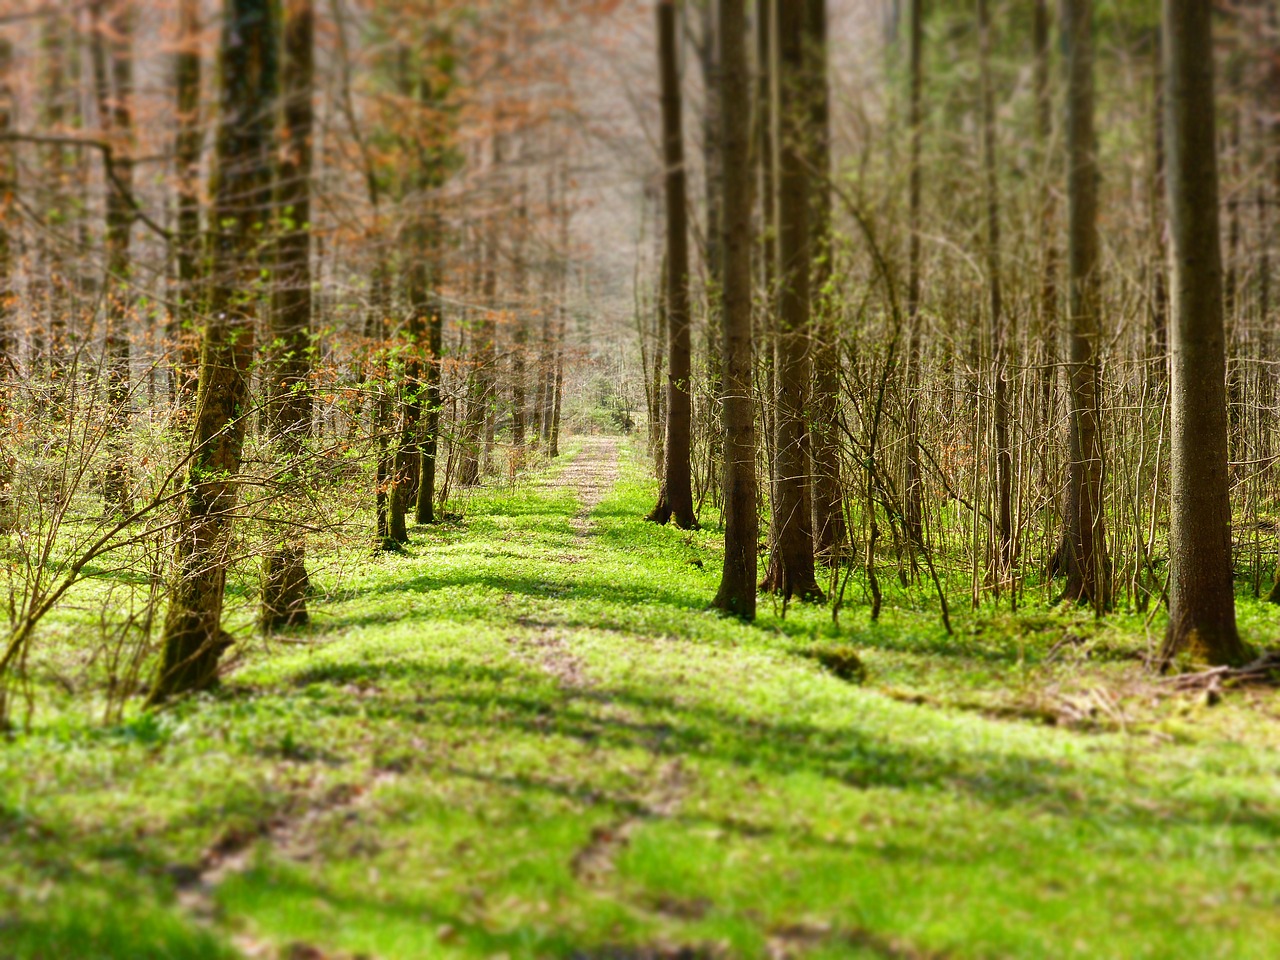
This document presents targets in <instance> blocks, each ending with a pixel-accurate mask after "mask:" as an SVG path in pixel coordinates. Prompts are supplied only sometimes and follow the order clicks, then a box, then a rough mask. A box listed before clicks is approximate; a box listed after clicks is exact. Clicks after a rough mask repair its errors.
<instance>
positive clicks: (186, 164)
mask: <svg viewBox="0 0 1280 960" xmlns="http://www.w3.org/2000/svg"><path fill="white" fill-rule="evenodd" d="M178 18H179V31H180V38H179V41H178V42H179V47H178V52H177V53H176V54H175V55H174V58H173V75H174V90H175V92H176V94H177V104H176V106H177V114H178V132H177V136H176V137H175V140H174V150H173V152H174V165H175V167H176V174H177V176H176V180H177V192H178V204H177V206H178V211H177V224H176V226H177V229H176V231H175V235H174V240H173V243H174V248H175V249H174V262H175V264H176V265H177V270H178V278H177V279H178V289H177V295H176V296H175V297H174V301H175V306H174V308H173V315H172V320H171V327H170V331H169V340H170V345H171V348H174V349H176V351H177V354H176V357H175V360H174V363H173V366H172V370H173V387H174V391H173V393H174V399H175V400H176V401H177V402H178V403H179V405H180V406H181V407H183V408H185V409H190V407H191V405H192V403H194V401H195V393H196V378H197V377H198V375H199V364H200V353H199V337H198V332H197V330H196V327H197V325H198V323H199V301H200V290H199V286H200V280H201V274H202V272H203V271H202V264H201V251H200V184H199V178H200V144H201V134H200V4H199V0H181V4H180V5H179V8H178Z"/></svg>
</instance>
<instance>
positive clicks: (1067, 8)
mask: <svg viewBox="0 0 1280 960" xmlns="http://www.w3.org/2000/svg"><path fill="white" fill-rule="evenodd" d="M1062 22H1063V29H1064V32H1065V40H1066V44H1067V164H1068V165H1067V176H1068V179H1067V206H1068V221H1069V225H1068V261H1069V297H1068V308H1069V311H1070V317H1069V318H1068V321H1069V324H1070V326H1069V330H1070V333H1069V336H1068V341H1069V346H1070V349H1069V351H1068V364H1067V370H1068V374H1069V379H1070V397H1071V421H1070V428H1069V429H1070V434H1069V443H1068V449H1069V452H1070V458H1071V461H1070V465H1069V471H1068V477H1069V479H1068V485H1067V505H1066V511H1065V521H1066V522H1065V527H1064V530H1063V536H1062V540H1061V543H1060V546H1059V548H1058V555H1057V558H1056V563H1055V564H1054V565H1053V566H1054V570H1055V572H1060V573H1064V574H1066V577H1067V585H1066V590H1065V591H1064V593H1063V597H1064V599H1067V600H1073V601H1079V602H1088V603H1090V604H1092V605H1093V606H1094V607H1095V609H1097V610H1098V611H1099V612H1101V611H1102V610H1105V609H1107V608H1109V607H1110V605H1111V563H1110V560H1109V559H1108V556H1107V536H1106V524H1105V520H1104V517H1103V503H1102V476H1103V454H1104V451H1103V449H1102V435H1101V431H1100V429H1099V423H1098V401H1099V394H1100V385H1099V376H1100V374H1099V357H1098V349H1099V345H1100V340H1101V331H1100V325H1099V317H1098V312H1099V286H1100V277H1099V273H1098V271H1099V259H1098V248H1099V241H1098V156H1097V141H1096V138H1095V136H1094V130H1093V0H1064V3H1063V20H1062Z"/></svg>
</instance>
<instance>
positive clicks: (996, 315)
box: [978, 0, 1013, 596]
mask: <svg viewBox="0 0 1280 960" xmlns="http://www.w3.org/2000/svg"><path fill="white" fill-rule="evenodd" d="M978 30H979V33H980V38H979V43H980V44H981V52H980V55H979V71H980V73H981V86H982V93H981V97H982V169H983V176H984V180H985V194H986V220H987V223H986V227H987V236H986V244H985V247H986V249H985V254H986V267H987V291H988V295H989V297H990V303H989V309H990V317H989V320H990V324H991V326H990V343H991V379H992V382H993V391H992V397H993V403H992V411H991V419H992V427H993V429H994V431H995V441H996V450H995V453H996V491H995V492H996V549H995V569H994V570H993V571H992V574H993V576H992V580H993V582H994V585H995V588H996V594H997V596H998V595H999V592H1000V588H1001V585H1002V584H1004V583H1005V582H1006V581H1007V580H1008V579H1009V577H1010V576H1011V574H1012V570H1013V446H1012V443H1011V442H1010V439H1009V370H1008V367H1009V361H1008V357H1007V355H1006V354H1007V350H1008V339H1009V338H1008V337H1007V336H1006V331H1005V315H1004V303H1003V301H1002V291H1001V288H1000V271H1001V262H1000V191H999V184H998V181H997V173H996V110H995V90H994V89H993V86H992V80H991V51H992V45H993V42H994V41H993V38H992V29H991V18H990V15H989V13H988V4H987V0H978Z"/></svg>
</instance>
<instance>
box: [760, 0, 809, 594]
mask: <svg viewBox="0 0 1280 960" xmlns="http://www.w3.org/2000/svg"><path fill="white" fill-rule="evenodd" d="M805 15H806V14H805V10H804V5H803V4H800V3H784V4H782V5H781V6H779V8H778V65H777V68H778V91H779V103H778V120H779V144H778V282H779V291H778V338H777V346H776V348H775V361H774V366H775V367H776V370H777V373H776V377H777V415H776V416H777V426H776V428H775V429H776V432H777V438H776V441H775V450H774V457H775V458H776V461H777V466H776V467H775V470H774V472H775V474H776V475H777V488H778V489H777V496H776V498H775V506H774V509H775V510H776V511H777V517H776V519H775V523H776V524H777V543H776V544H775V545H774V549H773V555H772V556H771V557H770V561H769V571H768V573H767V574H766V576H765V581H764V585H765V589H768V590H772V591H775V592H777V593H780V594H782V596H783V599H784V600H788V599H791V598H792V597H797V598H799V599H800V600H802V601H807V600H815V601H821V600H822V599H823V595H822V591H821V590H820V589H819V587H818V582H817V580H816V578H815V575H814V557H813V526H812V523H813V521H812V507H811V504H810V487H809V431H808V426H807V422H806V416H807V412H808V399H809V398H808V390H809V372H810V370H809V346H810V341H811V339H812V336H813V330H812V328H811V325H810V322H809V291H810V269H811V266H812V263H811V258H810V247H809V220H810V203H811V197H810V192H809V171H808V165H807V161H808V157H807V151H806V146H805V142H804V137H805V129H806V127H807V126H808V123H807V120H808V106H809V105H808V104H807V103H806V102H805V97H804V91H805V89H806V83H805V54H804V21H805Z"/></svg>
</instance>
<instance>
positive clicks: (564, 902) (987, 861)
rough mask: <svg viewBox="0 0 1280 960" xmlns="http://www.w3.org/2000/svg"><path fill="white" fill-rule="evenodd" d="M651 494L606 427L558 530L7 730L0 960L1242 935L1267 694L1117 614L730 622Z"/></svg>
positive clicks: (1041, 946)
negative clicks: (1079, 640)
mask: <svg viewBox="0 0 1280 960" xmlns="http://www.w3.org/2000/svg"><path fill="white" fill-rule="evenodd" d="M653 494H654V489H653V484H652V483H651V482H650V481H649V480H647V479H646V478H645V476H644V474H643V471H642V469H641V467H640V464H639V463H638V462H637V461H636V459H635V458H634V457H633V456H632V455H631V454H630V453H629V452H626V451H625V450H624V464H623V475H622V479H621V481H620V482H619V483H618V484H617V485H616V486H615V487H614V489H613V490H612V492H611V493H610V494H609V496H608V498H607V499H606V500H605V501H604V502H602V503H601V504H600V505H599V506H598V507H597V508H596V509H595V510H594V511H593V513H592V517H591V520H592V529H591V534H590V536H588V537H586V538H585V539H584V538H580V537H578V536H577V534H576V532H575V528H574V523H573V519H574V517H575V515H576V514H577V513H578V511H579V505H578V503H577V502H576V500H575V499H574V497H573V496H572V494H571V493H570V492H559V491H554V490H552V491H546V490H543V491H541V492H539V491H537V490H525V491H517V492H514V493H502V492H494V491H490V492H486V493H483V494H481V495H479V496H477V498H476V499H475V500H474V501H473V502H472V503H471V504H470V507H469V509H468V511H467V516H466V520H465V522H464V523H462V524H459V525H446V526H442V527H439V528H433V529H419V530H416V531H415V532H414V543H413V545H412V546H411V547H410V549H409V551H408V553H407V554H406V555H405V556H387V557H381V558H376V559H373V558H368V557H365V558H362V559H361V560H360V561H359V563H358V564H357V565H356V566H355V567H353V568H348V569H344V570H343V571H342V574H341V578H340V579H339V576H338V569H337V567H336V566H326V565H324V564H320V565H319V566H318V570H319V572H318V573H317V576H316V580H317V586H318V588H319V590H320V592H321V596H320V597H318V598H317V601H316V602H315V604H314V605H313V612H314V614H315V619H316V624H315V626H314V628H313V629H312V630H310V631H309V632H308V633H306V634H302V635H299V637H298V639H305V640H307V641H309V645H308V646H288V647H281V646H279V645H270V646H262V645H259V647H258V648H257V649H255V651H254V652H253V653H252V654H251V656H250V657H249V658H248V661H247V662H246V664H245V665H244V666H243V667H242V668H241V669H239V670H238V671H237V672H236V673H235V674H234V675H233V676H232V677H231V678H230V679H229V681H228V682H227V683H226V685H225V687H224V689H223V690H221V691H220V692H219V693H218V694H217V695H214V696H204V697H200V698H197V699H194V700H191V701H188V702H185V703H182V704H180V705H178V706H177V707H175V708H174V709H172V710H170V711H169V712H166V713H164V714H161V715H158V716H146V715H138V714H137V713H130V714H129V716H128V719H127V720H126V722H125V723H124V724H123V725H121V726H118V727H115V728H112V729H108V730H102V729H100V728H99V727H96V726H94V725H93V723H92V722H91V721H90V720H89V719H88V718H87V717H85V716H82V715H81V714H79V713H77V712H76V711H75V705H74V703H73V702H71V701H69V700H63V701H59V704H60V705H59V707H58V708H57V709H50V710H46V711H44V712H38V713H37V715H36V720H35V723H34V729H33V730H32V732H31V733H30V734H26V735H21V736H18V737H16V738H15V739H14V740H13V741H12V742H10V743H9V744H7V745H5V746H4V747H3V748H2V749H0V957H6V958H7V957H15V958H61V957H71V956H74V957H111V958H115V957H121V958H124V957H127V958H146V957H157V958H159V957H164V958H205V957H208V958H221V957H231V956H236V955H239V952H240V951H246V952H254V951H260V950H261V949H262V948H263V946H264V945H266V946H268V947H271V948H272V949H274V950H276V951H277V952H278V955H280V956H287V955H288V953H287V951H288V950H289V949H290V947H291V945H299V944H307V945H313V946H315V947H316V948H318V949H319V950H321V951H323V952H324V954H325V955H332V956H345V957H355V956H368V957H378V958H418V957H437V956H439V957H497V956H503V955H505V956H507V957H509V958H516V957H566V958H567V957H646V956H666V955H670V956H675V955H677V954H676V950H677V948H679V947H687V948H689V949H690V951H691V953H687V954H684V955H686V956H688V955H692V956H700V955H706V956H734V957H763V956H792V955H797V956H798V955H805V956H814V957H915V956H935V955H936V956H946V957H1004V956H1018V957H1126V958H1128V957H1214V956H1221V957H1232V958H1235V957H1271V956H1274V955H1275V946H1274V944H1275V942H1276V941H1277V937H1280V858H1278V857H1277V853H1278V852H1280V849H1278V848H1280V844H1278V842H1277V841H1278V839H1280V787H1277V784H1278V783H1280V776H1278V775H1280V754H1278V753H1277V752H1276V746H1277V740H1278V739H1280V738H1278V737H1277V735H1276V729H1275V716H1276V707H1277V703H1276V700H1275V698H1274V696H1273V695H1271V694H1269V693H1239V694H1231V695H1230V696H1229V697H1228V698H1227V701H1226V702H1225V703H1224V704H1222V705H1220V706H1218V707H1214V708H1210V707H1208V706H1206V705H1204V704H1202V703H1200V702H1199V701H1198V700H1197V699H1196V698H1194V697H1175V696H1171V695H1169V694H1168V693H1167V691H1163V690H1162V689H1161V688H1160V687H1159V685H1158V684H1156V683H1154V682H1153V681H1152V680H1150V679H1149V678H1147V677H1146V676H1145V675H1144V674H1143V673H1142V670H1141V667H1140V665H1139V664H1138V663H1137V662H1136V661H1134V660H1133V659H1131V657H1132V656H1134V655H1136V654H1137V653H1140V652H1141V650H1143V649H1144V648H1145V645H1146V638H1145V634H1144V633H1143V632H1142V629H1141V628H1142V621H1141V619H1140V618H1138V617H1136V616H1117V617H1114V618H1110V619H1108V620H1106V621H1103V622H1101V623H1095V622H1094V621H1093V620H1092V619H1091V618H1090V617H1088V616H1087V615H1086V614H1082V613H1080V612H1077V611H1074V610H1072V611H1065V612H1064V611H1056V610H1050V609H1046V608H1042V607H1032V608H1029V609H1028V610H1027V611H1024V613H1023V614H1021V615H1019V616H1018V617H1011V616H1010V615H1009V614H1008V613H1000V612H993V611H991V610H986V611H983V612H980V613H977V614H974V613H970V612H967V611H962V612H959V613H958V614H957V615H956V628H957V629H956V634H955V636H952V637H948V636H946V635H945V634H944V633H943V632H942V630H941V628H940V627H939V626H938V624H937V618H936V614H935V612H934V608H933V605H932V603H931V602H930V599H929V596H930V595H929V592H928V591H927V590H925V589H923V588H921V589H919V590H917V589H915V588H912V589H910V590H900V589H898V588H897V587H896V586H895V588H894V590H893V591H892V592H890V594H889V595H888V602H887V606H886V610H885V612H884V615H883V617H882V621H881V622H880V623H879V624H871V623H869V622H868V621H867V615H866V611H865V609H863V608H862V607H860V606H858V605H857V603H856V602H853V603H851V605H850V606H849V607H847V608H846V610H845V612H844V614H843V616H842V619H841V627H840V628H839V629H837V628H835V627H834V626H833V625H832V623H831V616H830V611H829V609H826V608H803V607H793V608H792V609H791V610H789V611H788V612H787V616H786V618H785V619H782V618H781V617H780V611H778V610H776V609H775V608H774V607H773V605H772V604H771V603H769V602H768V601H767V600H766V601H764V602H763V603H762V610H761V617H760V621H759V623H758V624H757V625H755V626H750V627H749V626H744V625H741V624H738V623H735V622H731V621H726V620H723V619H721V618H719V617H717V616H715V615H714V614H712V613H710V612H707V610H706V609H705V608H706V604H707V602H708V600H709V598H710V597H711V596H712V595H713V593H714V589H715V586H716V583H717V581H718V574H719V554H718V548H719V542H718V539H717V536H716V535H715V533H714V532H699V533H696V534H688V533H683V532H680V531H678V530H674V529H670V528H658V527H655V526H653V525H651V524H647V523H645V522H643V521H642V520H641V519H640V517H642V516H643V514H644V513H645V512H647V510H648V508H649V507H650V506H651V500H652V497H653ZM691 560H701V561H702V567H701V568H699V567H697V566H694V565H691V564H690V561H691ZM886 579H887V578H886ZM851 589H852V590H855V591H856V590H859V589H860V586H858V585H857V584H855V585H854V587H853V588H851ZM851 600H853V601H856V600H857V597H856V594H852V593H851ZM1241 618H1242V622H1243V623H1244V625H1245V627H1246V630H1247V631H1248V632H1249V633H1250V636H1251V638H1252V639H1254V640H1255V641H1259V642H1260V641H1262V640H1264V639H1265V637H1266V633H1267V630H1268V629H1269V627H1270V625H1271V624H1272V623H1274V615H1272V614H1270V611H1269V610H1267V609H1266V608H1264V607H1263V606H1261V605H1251V604H1249V603H1244V604H1243V605H1242V613H1241ZM1159 627H1160V624H1159V623H1155V624H1153V626H1152V629H1154V630H1157V631H1158V629H1159ZM1067 630H1071V631H1073V632H1075V633H1077V634H1079V635H1080V636H1082V637H1083V638H1084V639H1085V641H1086V642H1085V643H1084V644H1080V645H1075V646H1072V647H1071V648H1070V650H1069V651H1067V655H1066V657H1065V658H1062V659H1057V660H1054V661H1052V662H1050V661H1048V660H1047V654H1048V652H1049V650H1050V649H1051V648H1052V647H1053V645H1054V644H1055V643H1056V642H1057V641H1058V640H1059V639H1060V638H1061V637H1062V636H1063V635H1064V633H1065V632H1066V631H1067ZM815 644H816V645H819V646H822V645H831V646H835V645H844V646H848V647H850V648H852V649H853V650H855V651H856V652H857V654H858V656H859V657H860V659H861V660H862V661H863V663H864V664H865V666H866V669H867V677H866V679H865V682H863V683H861V684H858V683H849V682H846V681H844V680H841V679H839V678H837V677H835V676H833V675H832V674H830V673H829V672H827V671H826V670H825V669H824V668H823V667H822V665H821V663H820V662H819V659H818V658H815V657H814V656H813V651H814V647H815ZM1090 704H1093V706H1092V707H1090ZM1048 720H1057V721H1059V722H1057V723H1056V724H1055V725H1049V724H1048V723H1047V722H1046V721H1048ZM201 871H208V872H207V873H205V874H204V881H203V885H201V884H197V883H196V882H195V880H196V878H197V877H199V876H200V874H201ZM664 951H665V952H664ZM258 955H261V953H260V952H259V953H258ZM268 955H270V954H268Z"/></svg>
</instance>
